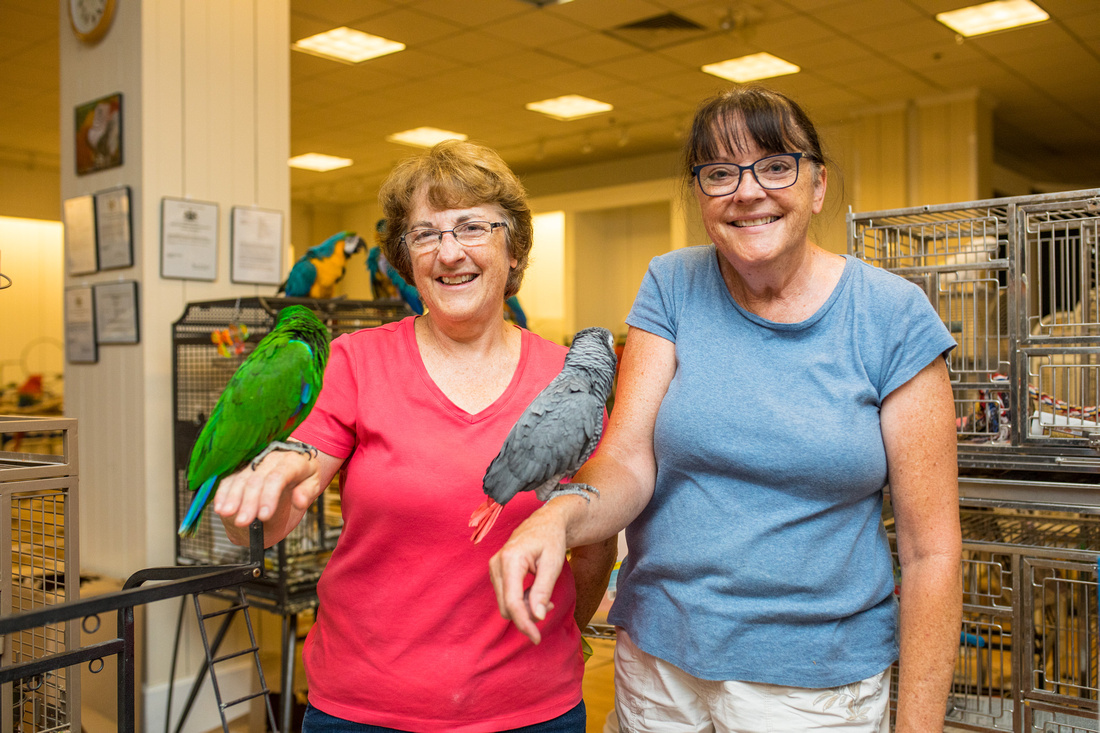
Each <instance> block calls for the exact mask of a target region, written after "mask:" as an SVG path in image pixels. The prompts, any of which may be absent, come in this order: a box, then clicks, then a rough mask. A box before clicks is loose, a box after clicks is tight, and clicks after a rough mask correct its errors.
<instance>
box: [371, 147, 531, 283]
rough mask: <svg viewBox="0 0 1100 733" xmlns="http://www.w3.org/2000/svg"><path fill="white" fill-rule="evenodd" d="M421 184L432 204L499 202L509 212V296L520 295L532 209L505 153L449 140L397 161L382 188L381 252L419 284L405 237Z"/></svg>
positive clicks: (448, 206)
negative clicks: (513, 262) (511, 260)
mask: <svg viewBox="0 0 1100 733" xmlns="http://www.w3.org/2000/svg"><path fill="white" fill-rule="evenodd" d="M422 188H423V189H424V190H425V191H426V192H427V196H428V203H429V204H430V205H431V206H432V207H434V208H437V209H441V210H442V209H464V208H468V207H471V206H481V205H484V204H495V205H497V206H499V207H500V208H501V209H502V210H503V211H504V219H505V221H507V223H508V228H507V231H506V232H505V235H506V236H507V238H508V239H507V241H508V253H509V255H511V257H513V258H515V260H516V266H515V267H513V268H512V269H511V271H510V272H509V273H508V282H507V284H506V285H505V288H504V297H505V298H506V299H507V298H510V297H512V296H513V295H515V294H516V293H518V292H519V286H520V285H521V284H522V283H523V272H524V270H526V269H527V262H528V258H529V256H530V253H531V244H532V239H533V229H532V226H531V207H530V206H529V205H528V203H527V192H526V191H525V190H524V188H523V184H522V183H520V182H519V179H518V178H516V174H515V173H513V172H512V170H511V169H510V168H509V167H508V164H507V163H505V162H504V160H503V159H502V158H501V157H500V155H498V154H497V152H496V151H495V150H492V149H491V148H487V147H485V146H484V145H478V144H477V143H471V142H466V141H461V140H447V141H444V142H441V143H439V144H438V145H436V146H435V147H433V148H432V149H431V150H428V151H427V152H425V153H422V154H421V155H418V156H415V157H413V158H409V159H407V160H404V161H402V162H400V163H398V164H397V167H395V168H394V169H393V171H392V172H391V173H390V175H389V177H388V178H386V181H385V182H384V183H383V184H382V188H381V190H380V191H379V192H378V202H379V203H380V204H381V205H382V213H383V215H384V216H385V217H386V229H385V232H384V234H383V236H382V253H383V254H385V255H386V259H387V260H389V262H390V264H392V265H393V266H394V268H395V269H396V270H397V271H398V272H399V273H401V277H403V278H405V280H406V281H407V282H409V283H410V284H414V285H415V282H414V281H413V276H412V259H411V257H410V256H409V250H408V248H407V247H406V246H405V245H404V243H403V242H402V241H401V237H402V235H404V234H405V232H406V231H408V228H409V216H410V215H411V212H412V208H413V201H414V199H415V198H416V195H417V193H418V192H419V191H420V190H421V189H422Z"/></svg>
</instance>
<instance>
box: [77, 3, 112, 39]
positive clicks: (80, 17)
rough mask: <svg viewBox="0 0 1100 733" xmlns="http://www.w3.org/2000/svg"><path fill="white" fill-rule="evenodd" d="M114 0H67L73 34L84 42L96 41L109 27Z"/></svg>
mask: <svg viewBox="0 0 1100 733" xmlns="http://www.w3.org/2000/svg"><path fill="white" fill-rule="evenodd" d="M114 17H115V0H69V22H70V23H71V24H72V26H73V35H75V36H76V37H77V38H79V39H80V40H81V41H83V42H84V43H96V42H97V41H99V39H101V38H103V36H104V34H106V33H107V29H108V28H110V27H111V20H112V19H113V18H114Z"/></svg>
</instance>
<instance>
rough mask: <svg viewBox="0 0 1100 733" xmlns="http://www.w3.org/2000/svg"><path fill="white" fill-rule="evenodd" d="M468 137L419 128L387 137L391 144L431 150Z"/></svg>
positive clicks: (445, 131) (435, 129)
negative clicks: (444, 143)
mask: <svg viewBox="0 0 1100 733" xmlns="http://www.w3.org/2000/svg"><path fill="white" fill-rule="evenodd" d="M468 137H469V135H463V134H462V133H461V132H451V131H450V130H440V129H439V128H438V127H417V128H415V129H412V130H405V131H404V132H395V133H393V134H392V135H387V136H386V140H387V141H388V142H391V143H401V144H402V145H413V146H415V147H418V148H430V147H432V146H433V145H435V144H436V143H441V142H443V141H444V140H465V139H466V138H468Z"/></svg>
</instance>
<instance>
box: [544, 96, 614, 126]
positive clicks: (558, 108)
mask: <svg viewBox="0 0 1100 733" xmlns="http://www.w3.org/2000/svg"><path fill="white" fill-rule="evenodd" d="M527 109H529V110H531V111H532V112H541V113H542V114H544V115H546V116H547V117H553V118H554V119H555V120H579V119H580V118H582V117H590V116H592V115H598V114H600V113H601V112H610V111H611V110H613V109H615V108H614V107H612V106H611V105H610V104H608V103H607V102H599V101H597V100H595V99H589V98H588V97H582V96H581V95H579V94H567V95H565V96H564V97H555V98H554V99H544V100H542V101H541V102H530V103H528V104H527Z"/></svg>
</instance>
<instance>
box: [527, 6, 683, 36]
mask: <svg viewBox="0 0 1100 733" xmlns="http://www.w3.org/2000/svg"><path fill="white" fill-rule="evenodd" d="M543 11H544V12H547V13H548V14H553V15H555V16H558V17H561V18H568V19H569V20H571V21H573V22H574V23H579V24H581V25H584V26H586V27H588V28H593V29H596V30H607V29H608V28H617V27H619V26H621V25H626V24H627V23H636V22H637V21H639V20H644V19H646V18H652V17H653V16H655V15H662V14H663V13H665V12H666V10H665V9H664V8H662V7H661V5H660V3H655V2H652V1H651V0H580V1H578V2H573V3H566V4H565V5H557V6H552V7H547V8H544V9H543Z"/></svg>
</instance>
